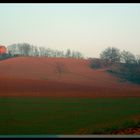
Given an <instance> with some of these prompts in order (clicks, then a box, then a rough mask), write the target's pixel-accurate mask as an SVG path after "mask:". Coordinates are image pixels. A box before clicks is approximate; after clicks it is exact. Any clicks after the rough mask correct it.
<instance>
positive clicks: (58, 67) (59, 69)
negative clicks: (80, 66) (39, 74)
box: [55, 62, 66, 77]
mask: <svg viewBox="0 0 140 140" xmlns="http://www.w3.org/2000/svg"><path fill="white" fill-rule="evenodd" d="M55 68H56V69H55V72H56V73H57V74H58V76H59V77H61V76H62V74H63V73H64V72H66V68H65V65H64V64H63V63H61V62H57V63H56V67H55Z"/></svg>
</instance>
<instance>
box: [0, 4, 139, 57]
mask: <svg viewBox="0 0 140 140" xmlns="http://www.w3.org/2000/svg"><path fill="white" fill-rule="evenodd" d="M23 42H27V43H30V44H33V45H37V46H44V47H47V48H48V47H49V48H52V49H57V50H64V51H65V50H66V49H67V48H70V49H71V50H75V51H80V52H81V53H83V54H84V56H85V57H99V54H100V52H101V51H103V50H104V49H105V48H107V47H108V46H111V47H112V46H113V47H117V48H119V49H120V50H127V51H130V52H132V53H134V54H135V55H137V54H140V4H138V3H137V4H134V3H129V4H125V3H124V4H123V3H122V4H117V3H114V4H113V3H112V4H107V3H105V4H103V3H102V4H97V3H96V4H95V3H93V4H88V3H87V4H85V3H81V4H76V3H75V4H72V3H71V4H70V3H69V4H66V3H65V4H60V3H58V4H57V3H56V4H53V3H52V4H49V3H48V4H47V3H44V4H39V3H34V4H33V3H31V4H29V3H28V4H12V3H11V4H10V3H9V4H2V3H1V4H0V44H3V45H11V44H13V43H23Z"/></svg>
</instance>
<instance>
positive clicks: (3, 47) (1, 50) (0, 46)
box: [0, 45, 7, 55]
mask: <svg viewBox="0 0 140 140" xmlns="http://www.w3.org/2000/svg"><path fill="white" fill-rule="evenodd" d="M6 52H7V49H6V47H5V46H3V45H0V55H1V54H5V53H6Z"/></svg>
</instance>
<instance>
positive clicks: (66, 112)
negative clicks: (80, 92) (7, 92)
mask: <svg viewBox="0 0 140 140" xmlns="http://www.w3.org/2000/svg"><path fill="white" fill-rule="evenodd" d="M137 117H139V119H140V98H117V99H114V98H95V99H89V98H31V97H30V98H29V97H24V98H23V97H13V98H7V97H3V98H0V135H8V134H21V135H24V134H30V135H31V134H61V135H65V134H94V133H98V132H101V131H102V130H106V131H110V129H112V130H113V129H114V126H115V127H118V128H119V127H120V126H123V125H124V124H125V126H126V125H128V126H129V125H131V123H132V120H133V119H135V118H137ZM129 122H130V123H129ZM132 125H133V124H132ZM106 128H110V129H106Z"/></svg>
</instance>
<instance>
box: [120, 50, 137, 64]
mask: <svg viewBox="0 0 140 140" xmlns="http://www.w3.org/2000/svg"><path fill="white" fill-rule="evenodd" d="M121 61H122V62H123V63H126V64H133V63H135V62H136V58H135V55H133V54H132V53H131V52H129V51H122V52H121Z"/></svg>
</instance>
